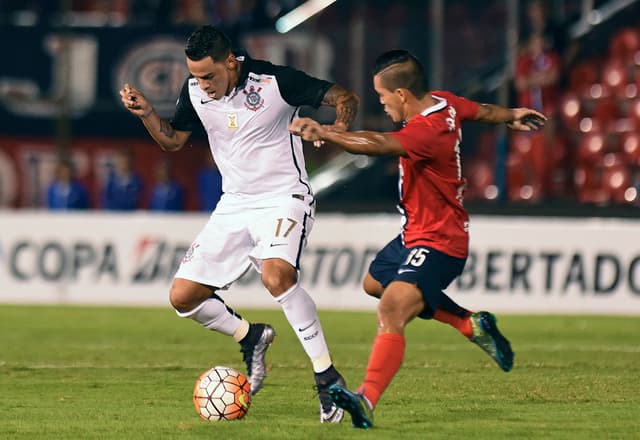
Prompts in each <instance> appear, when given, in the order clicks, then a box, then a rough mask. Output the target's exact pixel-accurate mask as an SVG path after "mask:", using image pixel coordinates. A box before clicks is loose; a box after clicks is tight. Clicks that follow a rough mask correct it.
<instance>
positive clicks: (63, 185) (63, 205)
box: [47, 160, 89, 211]
mask: <svg viewBox="0 0 640 440" xmlns="http://www.w3.org/2000/svg"><path fill="white" fill-rule="evenodd" d="M47 208H49V209H51V210H55V211H65V210H69V209H87V208H89V192H88V191H87V189H86V188H85V187H84V185H83V184H82V183H81V182H80V181H79V180H77V179H76V178H75V177H74V169H73V165H72V163H71V162H69V161H66V160H61V161H59V162H58V164H57V165H56V170H55V175H54V177H53V180H52V181H51V183H50V184H49V187H48V188H47Z"/></svg>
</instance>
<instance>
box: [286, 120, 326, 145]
mask: <svg viewBox="0 0 640 440" xmlns="http://www.w3.org/2000/svg"><path fill="white" fill-rule="evenodd" d="M289 131H290V132H291V133H293V134H295V135H296V136H300V137H301V138H302V139H303V140H305V141H308V142H313V146H314V147H316V148H319V147H321V146H322V145H323V144H324V141H323V140H322V138H323V137H324V135H325V134H326V129H325V128H324V127H323V126H322V125H320V124H319V123H318V122H316V121H314V120H313V119H310V118H299V119H296V120H295V121H293V122H292V123H291V125H289Z"/></svg>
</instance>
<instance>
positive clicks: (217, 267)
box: [170, 214, 275, 394]
mask: <svg viewBox="0 0 640 440" xmlns="http://www.w3.org/2000/svg"><path fill="white" fill-rule="evenodd" d="M242 224H243V219H242V216H231V215H227V216H217V215H215V214H213V215H212V216H211V218H210V219H209V222H208V223H207V225H206V226H205V227H204V228H203V230H202V231H201V232H200V234H199V235H198V237H197V238H196V240H195V241H194V242H193V244H192V245H191V247H190V249H189V250H188V251H187V253H186V254H185V256H184V258H183V259H182V262H181V264H180V267H179V268H178V272H177V273H176V276H175V278H174V282H173V285H172V287H171V292H170V302H171V304H172V305H173V307H174V308H175V309H176V311H177V313H178V316H181V317H184V318H190V319H193V320H194V321H196V322H198V323H200V324H201V325H203V326H204V327H205V328H208V329H209V330H214V331H218V332H220V333H223V334H226V335H229V336H233V337H234V339H235V340H236V341H237V342H238V343H239V344H240V351H241V352H242V354H243V361H244V362H245V364H246V366H247V379H248V380H249V384H250V385H251V393H252V394H255V393H257V392H258V391H260V389H261V388H262V383H263V381H264V378H265V376H266V365H265V356H266V351H267V348H268V347H269V345H270V344H271V342H272V341H273V339H274V337H275V331H274V330H273V327H271V326H270V325H268V324H262V323H249V322H248V321H247V320H245V319H243V318H242V317H241V316H240V315H239V314H237V313H236V312H234V311H233V310H232V309H231V308H229V307H228V306H227V305H226V304H225V303H224V301H223V299H222V298H220V297H219V296H218V295H217V294H216V293H215V292H216V290H217V287H212V286H228V285H229V284H231V283H233V282H234V281H235V280H236V279H238V278H239V277H240V276H242V274H244V272H246V270H247V269H248V268H249V266H250V264H251V263H250V261H249V257H248V254H249V251H250V249H251V248H252V244H251V238H250V236H249V233H248V232H247V231H246V228H243V226H242Z"/></svg>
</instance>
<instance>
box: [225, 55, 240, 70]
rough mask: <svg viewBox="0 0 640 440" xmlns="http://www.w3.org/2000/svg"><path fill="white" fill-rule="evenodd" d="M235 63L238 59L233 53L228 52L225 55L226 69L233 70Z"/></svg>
mask: <svg viewBox="0 0 640 440" xmlns="http://www.w3.org/2000/svg"><path fill="white" fill-rule="evenodd" d="M237 63H238V60H237V59H236V56H235V55H234V54H233V53H230V54H229V56H228V57H227V69H229V70H234V69H235V68H236V64H237Z"/></svg>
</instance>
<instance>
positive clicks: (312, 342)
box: [251, 198, 344, 422]
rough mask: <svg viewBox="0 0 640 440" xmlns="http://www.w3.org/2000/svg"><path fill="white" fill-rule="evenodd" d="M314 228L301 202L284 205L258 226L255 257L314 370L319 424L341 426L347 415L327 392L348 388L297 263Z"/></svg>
mask: <svg viewBox="0 0 640 440" xmlns="http://www.w3.org/2000/svg"><path fill="white" fill-rule="evenodd" d="M312 226H313V218H312V209H311V208H310V206H309V204H308V203H305V202H304V201H302V200H298V199H294V198H291V199H285V200H283V201H282V203H281V205H280V206H279V207H278V208H277V209H274V210H273V211H272V212H271V214H270V215H269V216H267V215H265V214H263V215H262V217H261V219H260V220H259V221H258V222H257V227H256V231H255V232H256V233H255V236H254V238H255V240H256V242H258V243H260V245H259V246H257V247H256V249H254V250H253V251H252V252H251V256H252V258H254V259H255V261H256V264H257V266H258V267H259V268H260V270H261V272H262V282H263V284H264V285H265V287H266V288H267V290H269V292H270V293H271V295H272V296H273V297H274V299H275V300H276V301H277V302H278V303H279V304H280V306H281V307H282V310H283V312H284V314H285V317H286V318H287V321H289V324H290V325H291V327H292V328H293V331H294V332H295V334H296V336H297V337H298V340H299V341H300V343H301V344H302V347H303V349H304V351H305V353H306V354H307V356H309V359H310V360H311V363H312V365H313V372H314V378H315V382H316V386H317V388H318V397H319V399H320V421H321V422H340V421H341V420H342V417H343V411H342V410H341V409H339V408H337V407H336V406H335V405H334V404H333V402H332V401H331V399H329V396H328V391H327V390H328V387H329V386H330V385H332V384H335V383H341V384H344V379H343V378H342V376H341V375H340V373H339V372H338V371H337V370H336V368H335V367H334V365H333V362H332V359H331V355H330V354H329V348H328V346H327V343H326V340H325V337H324V332H323V329H322V324H321V322H320V318H319V316H318V311H317V308H316V304H315V302H314V301H313V299H312V298H311V296H310V295H309V294H308V293H307V291H306V290H305V289H304V288H303V287H302V286H301V285H300V284H299V283H298V270H299V261H300V258H301V256H302V250H303V249H304V245H305V243H306V238H307V236H308V235H309V232H310V231H311V228H312Z"/></svg>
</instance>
